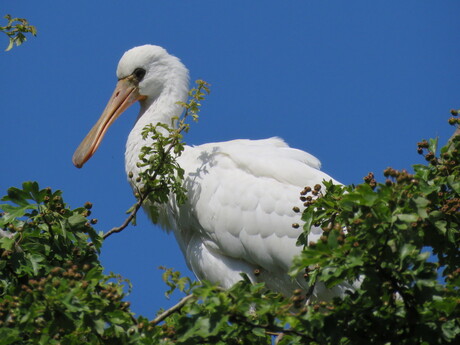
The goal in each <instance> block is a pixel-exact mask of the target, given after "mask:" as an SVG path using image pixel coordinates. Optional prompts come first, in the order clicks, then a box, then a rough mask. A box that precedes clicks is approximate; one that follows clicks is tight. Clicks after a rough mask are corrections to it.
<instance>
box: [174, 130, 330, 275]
mask: <svg viewBox="0 0 460 345" xmlns="http://www.w3.org/2000/svg"><path fill="white" fill-rule="evenodd" d="M179 164H180V165H181V166H182V168H183V169H185V171H186V181H185V186H186V188H187V190H188V201H187V204H186V205H184V206H182V207H181V211H180V212H179V214H176V215H177V217H176V220H175V223H176V224H175V226H174V227H176V228H177V229H176V231H175V232H176V237H178V241H179V243H181V242H182V243H181V246H182V249H183V251H184V253H185V252H186V250H187V248H186V247H187V244H188V241H189V240H190V239H191V238H192V237H194V238H197V237H198V238H199V239H200V240H202V241H203V242H204V243H205V244H206V246H207V248H208V249H209V250H210V251H212V252H214V253H217V254H218V255H223V256H225V257H230V258H233V259H236V260H242V261H244V262H246V263H249V264H252V265H254V266H255V267H261V268H264V269H266V270H268V271H270V272H274V273H275V272H284V273H285V272H286V271H287V270H288V268H289V267H290V265H291V263H292V257H293V256H294V255H295V254H296V253H299V252H300V248H299V247H296V245H295V243H296V240H297V238H298V237H299V235H300V233H301V231H302V230H301V228H297V229H295V228H293V227H292V224H293V223H300V214H299V213H295V212H294V211H293V207H294V206H297V207H299V208H301V209H302V202H301V201H300V199H299V197H300V194H299V193H300V191H301V190H302V189H303V188H304V187H305V186H308V185H309V186H312V187H313V185H314V184H317V183H321V182H322V181H323V180H324V179H326V180H330V179H331V178H330V177H329V176H328V175H327V174H325V173H323V172H321V171H320V170H319V167H320V162H319V160H318V159H316V158H315V157H313V156H312V155H310V154H308V153H306V152H303V151H300V150H296V149H292V148H289V147H288V146H287V145H286V144H285V143H284V142H283V141H282V140H281V139H278V138H271V139H265V140H235V141H229V142H223V143H211V144H205V145H201V146H197V147H188V148H187V150H186V151H185V152H184V154H183V155H182V156H181V157H180V159H179ZM177 231H178V232H177ZM315 233H316V234H315ZM311 236H316V237H317V236H319V232H318V231H313V232H312V235H311ZM313 240H314V239H313ZM187 259H190V258H187ZM191 265H192V266H193V262H192V263H191Z"/></svg>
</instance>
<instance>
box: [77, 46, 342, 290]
mask: <svg viewBox="0 0 460 345" xmlns="http://www.w3.org/2000/svg"><path fill="white" fill-rule="evenodd" d="M117 77H118V84H117V86H116V89H115V92H114V93H113V95H112V98H111V99H110V100H109V102H108V104H107V107H106V108H105V110H104V112H103V114H102V116H101V117H100V119H99V120H98V121H97V123H96V124H95V125H94V127H93V128H92V129H91V131H90V132H89V134H88V135H87V136H86V138H85V139H84V140H83V142H82V143H81V144H80V146H79V147H78V149H77V150H76V152H75V154H74V156H73V163H74V164H75V166H77V167H79V168H80V167H82V166H83V164H85V162H86V161H87V160H88V159H90V158H91V156H92V155H93V154H94V153H95V151H96V150H97V148H98V147H99V145H100V143H101V141H102V138H103V136H104V134H105V133H106V131H107V129H108V128H109V126H110V125H111V124H112V123H113V122H114V121H115V119H116V118H117V117H118V116H119V115H120V114H121V113H122V112H123V111H124V110H125V109H126V108H128V107H129V106H130V105H132V104H133V103H135V102H136V101H139V103H140V105H141V107H140V112H139V116H138V118H137V121H136V123H135V125H134V128H133V129H132V130H131V133H130V134H129V137H128V141H127V144H126V152H125V159H126V171H127V172H132V173H133V174H134V175H136V174H138V173H139V169H140V168H138V166H137V165H136V163H137V162H138V160H139V154H140V151H141V148H142V147H143V146H145V145H148V144H149V142H148V141H145V140H143V139H142V134H141V132H142V130H143V128H144V127H145V126H146V125H148V124H154V125H155V124H158V123H163V124H166V125H170V124H171V122H172V119H173V118H175V117H179V116H180V115H181V113H182V111H183V108H182V107H181V106H180V105H178V103H177V102H178V101H186V99H187V97H188V89H189V77H188V70H187V68H186V67H185V66H184V65H183V64H182V63H181V61H180V60H179V59H178V58H176V57H174V56H172V55H170V54H168V52H167V51H166V50H165V49H163V48H161V47H159V46H154V45H144V46H140V47H135V48H133V49H131V50H128V51H127V52H126V53H125V54H124V55H123V57H122V58H121V60H120V62H119V64H118V68H117ZM150 144H151V143H150ZM177 162H178V163H179V165H180V166H181V167H182V169H184V171H185V175H184V187H185V188H186V192H187V201H186V202H185V204H183V205H178V203H177V202H176V201H175V198H174V196H171V198H170V200H169V202H168V204H167V206H166V207H164V208H162V209H161V214H160V217H159V218H158V222H159V224H160V225H161V226H162V227H163V228H165V229H167V230H171V231H173V233H174V236H175V238H176V240H177V242H178V243H179V245H180V248H181V250H182V252H183V254H184V257H185V260H186V261H187V264H188V266H189V267H190V269H191V270H192V271H193V272H194V273H195V275H196V276H197V277H198V278H199V279H207V280H209V281H211V282H214V283H218V284H220V285H221V286H222V287H224V288H228V287H230V286H231V285H233V284H234V283H236V282H237V281H239V280H241V275H240V273H242V272H243V273H246V274H247V275H248V276H249V278H250V279H251V280H252V281H253V282H257V281H264V282H265V283H266V286H267V287H268V288H270V289H273V290H276V291H280V292H282V293H284V294H287V295H289V294H290V293H291V292H292V291H293V290H294V289H296V288H299V287H302V286H303V282H302V279H297V280H296V279H294V280H293V279H292V278H291V277H289V275H288V274H287V272H288V270H289V268H290V266H291V264H292V259H293V257H294V256H295V255H296V254H298V253H300V251H301V249H302V248H301V247H298V246H296V240H297V238H298V237H299V235H300V233H301V229H300V228H295V227H293V226H292V225H293V224H297V223H300V214H299V213H298V212H295V211H296V210H297V211H298V209H300V208H302V205H303V202H302V201H301V200H299V196H300V195H299V193H300V191H301V190H302V189H303V188H304V187H305V186H313V185H316V184H320V183H321V182H322V181H323V180H328V181H329V180H333V179H332V178H331V177H330V176H328V175H327V174H325V173H324V172H322V171H320V165H321V164H320V162H319V160H318V159H316V158H315V157H313V156H312V155H310V154H308V153H306V152H304V151H301V150H297V149H293V148H290V147H289V146H288V145H287V144H286V143H285V142H284V141H283V140H281V139H279V138H270V139H265V140H233V141H227V142H217V143H209V144H204V145H199V146H186V147H185V149H184V152H183V153H182V155H181V156H180V157H178V158H177ZM130 181H131V183H132V184H133V187H134V184H135V182H133V181H134V180H133V179H131V180H130ZM296 208H297V209H296ZM144 209H145V211H146V212H147V213H149V212H151V209H150V206H149V204H148V203H147V204H146V205H144ZM321 233H322V231H321V230H320V229H318V228H313V229H312V230H311V233H310V235H309V240H310V241H317V240H318V238H319V237H320V236H321ZM339 290H340V289H339ZM339 290H337V291H331V290H327V289H326V288H325V287H324V286H323V285H321V284H317V286H316V287H315V289H314V290H313V295H314V296H316V297H317V298H319V299H327V298H329V297H330V296H331V295H336V294H338V292H339Z"/></svg>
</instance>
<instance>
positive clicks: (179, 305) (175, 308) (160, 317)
mask: <svg viewBox="0 0 460 345" xmlns="http://www.w3.org/2000/svg"><path fill="white" fill-rule="evenodd" d="M193 298H195V295H187V296H185V297H184V298H182V299H181V300H180V301H179V303H177V304H176V305H174V306H172V307H171V308H169V309H167V310H165V311H164V312H163V313H161V314H160V315H158V316H157V317H156V318H154V319H153V320H152V321H150V324H151V325H157V324H159V323H160V322H161V321H163V320H164V319H166V318H167V317H168V316H169V315H171V314H173V313H175V312H176V311H179V310H181V309H182V307H183V306H184V305H185V304H186V303H187V302H188V301H189V300H190V299H193Z"/></svg>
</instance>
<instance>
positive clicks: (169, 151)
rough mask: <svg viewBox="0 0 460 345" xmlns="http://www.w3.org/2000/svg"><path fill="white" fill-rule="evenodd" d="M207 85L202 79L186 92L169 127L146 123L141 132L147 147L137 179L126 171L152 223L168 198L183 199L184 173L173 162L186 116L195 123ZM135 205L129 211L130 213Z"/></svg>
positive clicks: (181, 147) (179, 148) (186, 126)
mask: <svg viewBox="0 0 460 345" xmlns="http://www.w3.org/2000/svg"><path fill="white" fill-rule="evenodd" d="M209 92H210V90H209V84H208V83H206V82H205V81H203V80H197V81H196V87H195V88H192V89H191V90H190V91H189V100H188V102H187V103H186V102H178V104H179V105H180V106H181V107H183V108H184V109H185V112H184V113H183V115H182V116H181V117H180V118H176V117H175V118H173V119H172V123H171V125H170V126H168V125H167V124H164V123H158V124H148V125H147V126H145V127H144V128H143V130H142V139H143V140H145V141H146V145H145V146H143V147H142V149H141V153H140V155H139V162H138V163H137V167H138V168H140V171H141V172H140V173H139V176H134V174H133V173H132V172H129V173H128V175H129V178H130V179H135V183H134V185H136V188H137V193H135V196H136V198H137V199H138V201H140V203H141V204H142V203H143V202H144V201H148V202H149V209H150V211H151V214H150V215H151V216H152V217H153V219H154V221H155V222H157V220H158V219H157V218H158V214H159V209H158V208H159V207H161V205H164V204H166V203H167V202H168V200H169V199H170V197H171V195H174V196H175V200H176V201H177V203H178V204H179V205H181V204H183V203H184V202H185V200H186V195H185V192H186V190H185V188H184V187H183V183H182V182H183V178H184V170H183V169H182V168H181V167H180V166H179V164H178V163H177V161H176V159H177V157H179V156H180V155H181V154H182V152H183V151H184V146H185V143H184V142H183V135H182V133H183V132H186V133H187V132H188V131H189V129H190V124H189V123H187V120H188V118H189V117H191V118H192V119H193V120H194V121H198V113H199V111H200V106H201V103H200V102H201V101H202V100H204V98H205V96H206V95H207V94H209ZM135 206H136V205H134V206H133V207H132V208H130V209H129V210H128V212H132V210H133V209H134V207H135Z"/></svg>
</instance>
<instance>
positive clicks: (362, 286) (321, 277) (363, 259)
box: [292, 136, 460, 344]
mask: <svg viewBox="0 0 460 345" xmlns="http://www.w3.org/2000/svg"><path fill="white" fill-rule="evenodd" d="M436 146H437V140H430V141H422V142H421V143H419V144H418V152H419V153H421V154H424V156H425V158H426V160H427V161H428V162H429V163H428V164H427V165H416V166H414V173H409V172H407V171H405V170H401V171H398V170H395V169H392V168H388V169H386V170H385V171H384V176H385V177H386V178H387V179H386V181H385V182H384V183H378V182H377V181H376V179H375V178H374V175H373V174H372V173H370V174H369V175H368V176H366V177H365V178H364V181H365V182H364V183H363V184H360V185H358V186H338V185H333V184H332V182H324V185H325V186H326V192H325V193H324V194H321V193H320V197H319V198H317V199H313V198H311V199H310V200H311V201H309V202H307V204H308V205H307V208H306V209H305V211H304V212H303V220H304V221H305V229H304V234H303V236H301V237H300V239H299V242H300V243H301V244H302V245H305V250H304V251H303V252H302V254H301V256H300V257H299V258H297V260H296V262H295V265H294V268H293V271H292V273H293V274H299V273H301V272H304V276H305V278H306V281H307V283H308V285H309V286H314V285H315V284H317V283H318V282H322V283H324V284H325V285H326V286H327V287H329V288H332V287H334V286H340V284H343V282H349V283H353V284H354V289H352V291H348V296H347V297H346V298H344V299H340V300H339V299H336V300H334V301H332V302H331V303H328V305H329V306H330V307H332V308H333V309H334V311H333V312H326V313H325V314H324V316H321V317H320V318H318V319H317V320H316V321H319V322H320V323H319V324H318V326H319V328H318V330H317V331H318V332H319V333H318V334H322V337H321V340H322V341H321V343H323V342H324V343H327V344H329V343H338V344H342V343H343V344H348V343H350V344H369V343H372V344H374V343H375V344H385V343H388V344H390V343H391V344H393V343H394V344H396V343H397V344H444V343H454V342H456V341H458V340H459V337H460V322H459V320H460V299H459V292H460V291H459V286H460V269H459V267H460V252H459V246H460V176H459V175H460V174H459V173H460V156H459V154H458V153H459V149H460V136H456V137H453V138H452V140H451V142H450V143H449V144H448V145H446V146H445V147H443V148H442V149H441V150H440V152H439V153H438V154H437V150H436ZM314 190H315V189H312V188H307V189H306V190H304V191H303V194H304V195H308V194H309V193H312V192H313V191H314ZM311 225H316V226H320V227H321V228H322V230H323V235H322V236H321V238H320V240H319V241H318V242H317V243H307V238H308V233H309V231H310V227H311ZM318 308H319V309H322V308H323V307H322V306H318ZM327 325H334V329H328V327H327Z"/></svg>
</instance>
